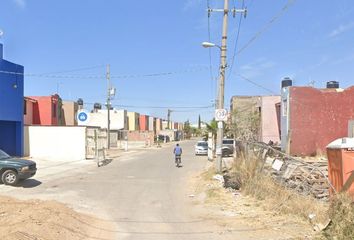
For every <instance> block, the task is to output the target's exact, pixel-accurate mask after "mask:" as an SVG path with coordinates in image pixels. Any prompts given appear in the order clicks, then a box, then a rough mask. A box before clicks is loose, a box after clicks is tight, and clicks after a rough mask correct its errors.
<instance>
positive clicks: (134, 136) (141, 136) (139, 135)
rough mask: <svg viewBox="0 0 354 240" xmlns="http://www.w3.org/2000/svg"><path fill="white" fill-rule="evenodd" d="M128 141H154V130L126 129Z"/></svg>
mask: <svg viewBox="0 0 354 240" xmlns="http://www.w3.org/2000/svg"><path fill="white" fill-rule="evenodd" d="M128 141H146V142H149V144H150V145H151V144H153V143H154V132H152V131H128Z"/></svg>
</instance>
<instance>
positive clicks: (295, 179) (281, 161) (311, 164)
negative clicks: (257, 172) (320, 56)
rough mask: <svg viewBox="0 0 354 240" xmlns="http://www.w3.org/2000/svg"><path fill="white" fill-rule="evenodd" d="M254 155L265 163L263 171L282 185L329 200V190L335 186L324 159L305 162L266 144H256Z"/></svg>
mask: <svg viewBox="0 0 354 240" xmlns="http://www.w3.org/2000/svg"><path fill="white" fill-rule="evenodd" d="M253 153H254V154H256V155H257V156H258V157H259V158H260V159H262V161H264V164H263V167H262V171H268V172H269V173H270V174H271V175H272V176H273V177H274V178H275V179H276V180H277V181H278V182H279V183H281V184H282V185H284V186H286V187H288V188H291V189H294V190H295V191H297V192H299V193H300V194H303V195H310V196H313V197H315V198H317V199H321V200H327V199H328V198H329V190H330V189H331V188H332V189H333V186H332V185H331V183H330V181H329V179H328V163H327V161H325V160H324V159H320V160H319V161H305V160H303V159H301V158H296V157H291V156H288V155H286V154H284V153H282V152H280V151H278V150H276V149H274V148H272V147H270V146H268V145H265V144H255V147H254V148H253Z"/></svg>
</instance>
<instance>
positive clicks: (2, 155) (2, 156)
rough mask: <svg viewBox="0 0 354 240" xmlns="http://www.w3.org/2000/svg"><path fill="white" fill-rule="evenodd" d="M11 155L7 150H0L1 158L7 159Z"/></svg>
mask: <svg viewBox="0 0 354 240" xmlns="http://www.w3.org/2000/svg"><path fill="white" fill-rule="evenodd" d="M9 157H10V156H9V155H8V154H7V153H6V152H4V151H2V150H0V159H6V158H9Z"/></svg>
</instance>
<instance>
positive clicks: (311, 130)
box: [280, 86, 354, 156]
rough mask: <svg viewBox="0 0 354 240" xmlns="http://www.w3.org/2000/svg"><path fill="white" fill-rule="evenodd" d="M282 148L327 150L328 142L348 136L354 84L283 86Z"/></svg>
mask: <svg viewBox="0 0 354 240" xmlns="http://www.w3.org/2000/svg"><path fill="white" fill-rule="evenodd" d="M282 91H283V92H282V102H281V113H280V114H281V119H282V122H281V124H282V131H281V132H282V133H281V134H282V139H281V141H282V149H283V150H285V151H287V152H289V153H290V154H292V155H299V156H309V155H316V154H318V153H324V152H325V150H326V146H327V145H328V144H329V143H330V142H332V141H334V140H336V139H338V138H342V137H347V136H348V124H349V121H350V120H352V119H354V86H352V87H350V88H347V89H345V90H343V89H334V88H328V89H315V88H312V87H287V88H283V90H282Z"/></svg>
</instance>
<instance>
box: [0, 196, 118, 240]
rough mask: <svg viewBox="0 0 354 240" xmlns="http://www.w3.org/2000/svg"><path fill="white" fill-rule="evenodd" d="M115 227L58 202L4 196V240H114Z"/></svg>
mask: <svg viewBox="0 0 354 240" xmlns="http://www.w3.org/2000/svg"><path fill="white" fill-rule="evenodd" d="M113 229H114V227H113V225H112V224H111V223H109V222H105V221H102V220H99V219H97V218H94V217H91V216H88V215H85V214H80V213H77V212H75V211H74V210H72V209H70V208H68V207H67V206H65V205H64V204H61V203H58V202H55V201H40V200H29V201H20V200H16V199H14V198H9V197H4V196H0V239H1V240H32V239H33V240H34V239H35V240H52V239H53V240H54V239H61V240H66V239H67V240H79V239H80V240H81V239H88V240H91V239H92V240H94V239H98V240H110V239H114V238H113V232H114V231H113Z"/></svg>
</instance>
